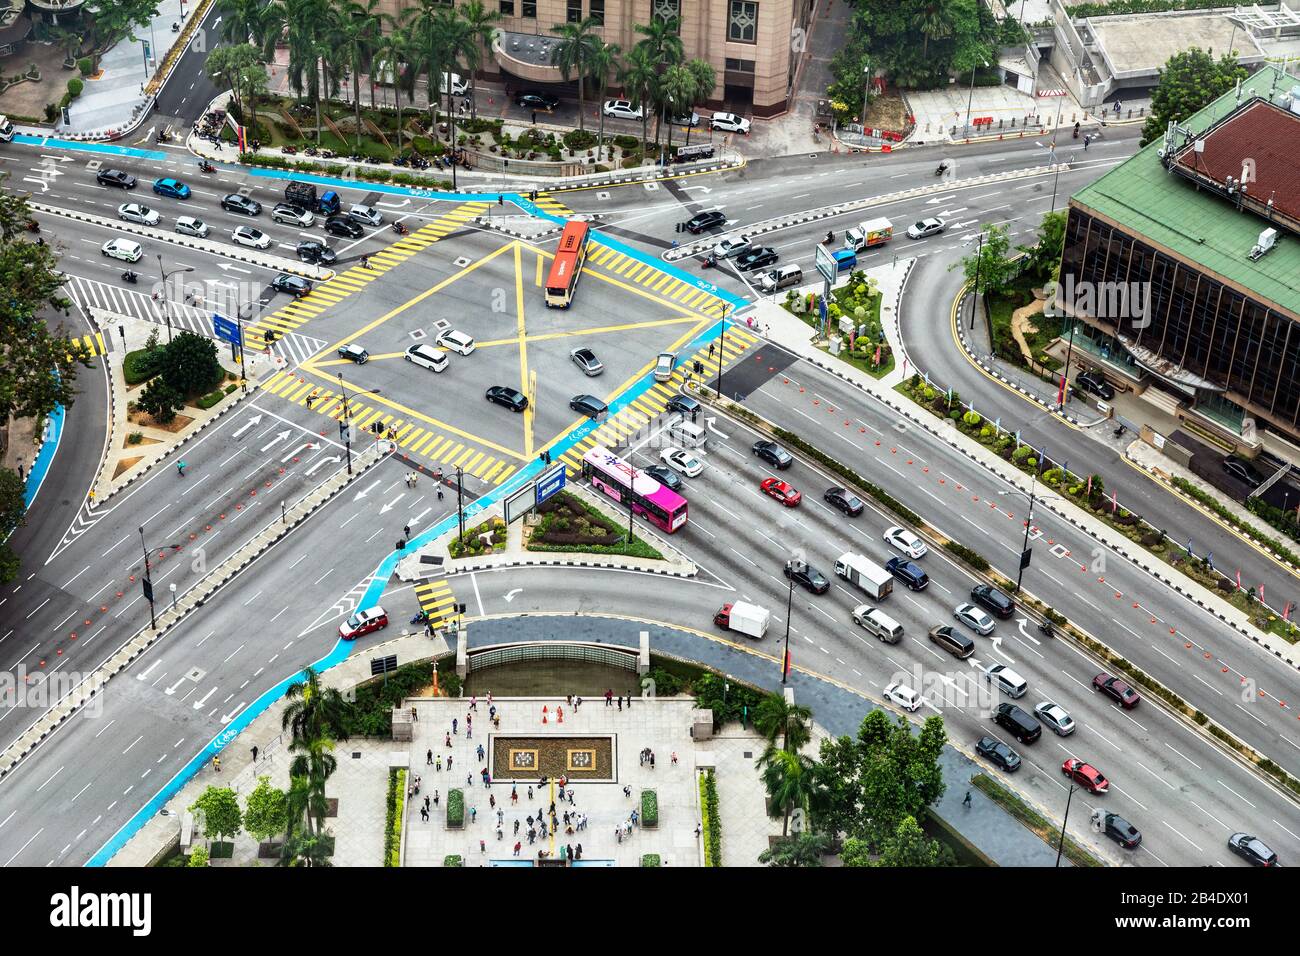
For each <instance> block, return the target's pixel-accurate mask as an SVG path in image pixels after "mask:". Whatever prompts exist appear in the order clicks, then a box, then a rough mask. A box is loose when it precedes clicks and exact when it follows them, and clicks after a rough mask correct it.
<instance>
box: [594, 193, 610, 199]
mask: <svg viewBox="0 0 1300 956" xmlns="http://www.w3.org/2000/svg"><path fill="white" fill-rule="evenodd" d="M596 198H597V199H608V198H609V193H596Z"/></svg>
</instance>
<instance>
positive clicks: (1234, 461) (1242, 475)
mask: <svg viewBox="0 0 1300 956" xmlns="http://www.w3.org/2000/svg"><path fill="white" fill-rule="evenodd" d="M1223 470H1224V471H1226V472H1227V473H1228V474H1230V475H1232V477H1234V478H1236V479H1237V480H1238V481H1244V482H1245V483H1246V484H1248V485H1250V487H1252V488H1258V487H1259V486H1260V485H1262V484H1263V483H1264V476H1263V474H1261V473H1260V470H1259V469H1258V468H1256V467H1255V466H1254V465H1252V464H1251V463H1250V462H1248V461H1246V460H1245V459H1242V458H1238V457H1237V456H1236V455H1229V456H1228V457H1227V458H1225V459H1223Z"/></svg>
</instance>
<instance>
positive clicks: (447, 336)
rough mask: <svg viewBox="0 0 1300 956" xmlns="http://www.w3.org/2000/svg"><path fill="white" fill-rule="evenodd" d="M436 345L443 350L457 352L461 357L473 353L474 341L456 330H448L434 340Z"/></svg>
mask: <svg viewBox="0 0 1300 956" xmlns="http://www.w3.org/2000/svg"><path fill="white" fill-rule="evenodd" d="M435 344H436V345H441V346H442V347H443V348H445V349H450V350H451V351H453V352H459V353H460V354H461V355H469V353H470V352H473V351H474V339H473V338H472V337H471V336H468V335H466V334H465V333H464V332H461V331H458V330H457V329H448V330H447V331H446V332H443V333H442V334H441V335H439V336H438V338H437V339H436V340H435Z"/></svg>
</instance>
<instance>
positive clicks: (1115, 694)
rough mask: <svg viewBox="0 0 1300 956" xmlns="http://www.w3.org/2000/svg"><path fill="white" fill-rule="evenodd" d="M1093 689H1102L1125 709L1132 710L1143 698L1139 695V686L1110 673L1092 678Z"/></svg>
mask: <svg viewBox="0 0 1300 956" xmlns="http://www.w3.org/2000/svg"><path fill="white" fill-rule="evenodd" d="M1092 689H1093V690H1099V691H1101V692H1102V693H1103V694H1105V695H1106V696H1107V697H1109V698H1110V699H1111V700H1113V701H1114V702H1115V703H1117V704H1119V705H1120V706H1121V707H1123V708H1124V709H1125V710H1132V709H1133V708H1134V707H1136V706H1137V705H1138V701H1140V700H1141V699H1142V698H1141V697H1140V696H1138V692H1137V688H1135V687H1133V686H1132V685H1131V684H1129V683H1128V682H1127V681H1124V680H1121V679H1120V678H1118V677H1111V676H1110V675H1109V674H1098V675H1097V676H1096V677H1094V678H1093V679H1092Z"/></svg>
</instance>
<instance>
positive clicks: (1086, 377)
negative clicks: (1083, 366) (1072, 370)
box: [1074, 370, 1115, 402]
mask: <svg viewBox="0 0 1300 956" xmlns="http://www.w3.org/2000/svg"><path fill="white" fill-rule="evenodd" d="M1074 384H1075V385H1077V386H1078V387H1079V388H1081V389H1083V390H1084V391H1085V392H1092V394H1094V395H1096V396H1097V397H1098V398H1100V399H1103V400H1104V401H1107V402H1109V401H1110V400H1111V399H1112V398H1114V397H1115V389H1113V388H1111V385H1110V382H1108V381H1106V376H1104V375H1102V374H1101V373H1100V372H1098V371H1095V370H1093V371H1089V372H1080V373H1079V374H1078V375H1076V376H1075V377H1074Z"/></svg>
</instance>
